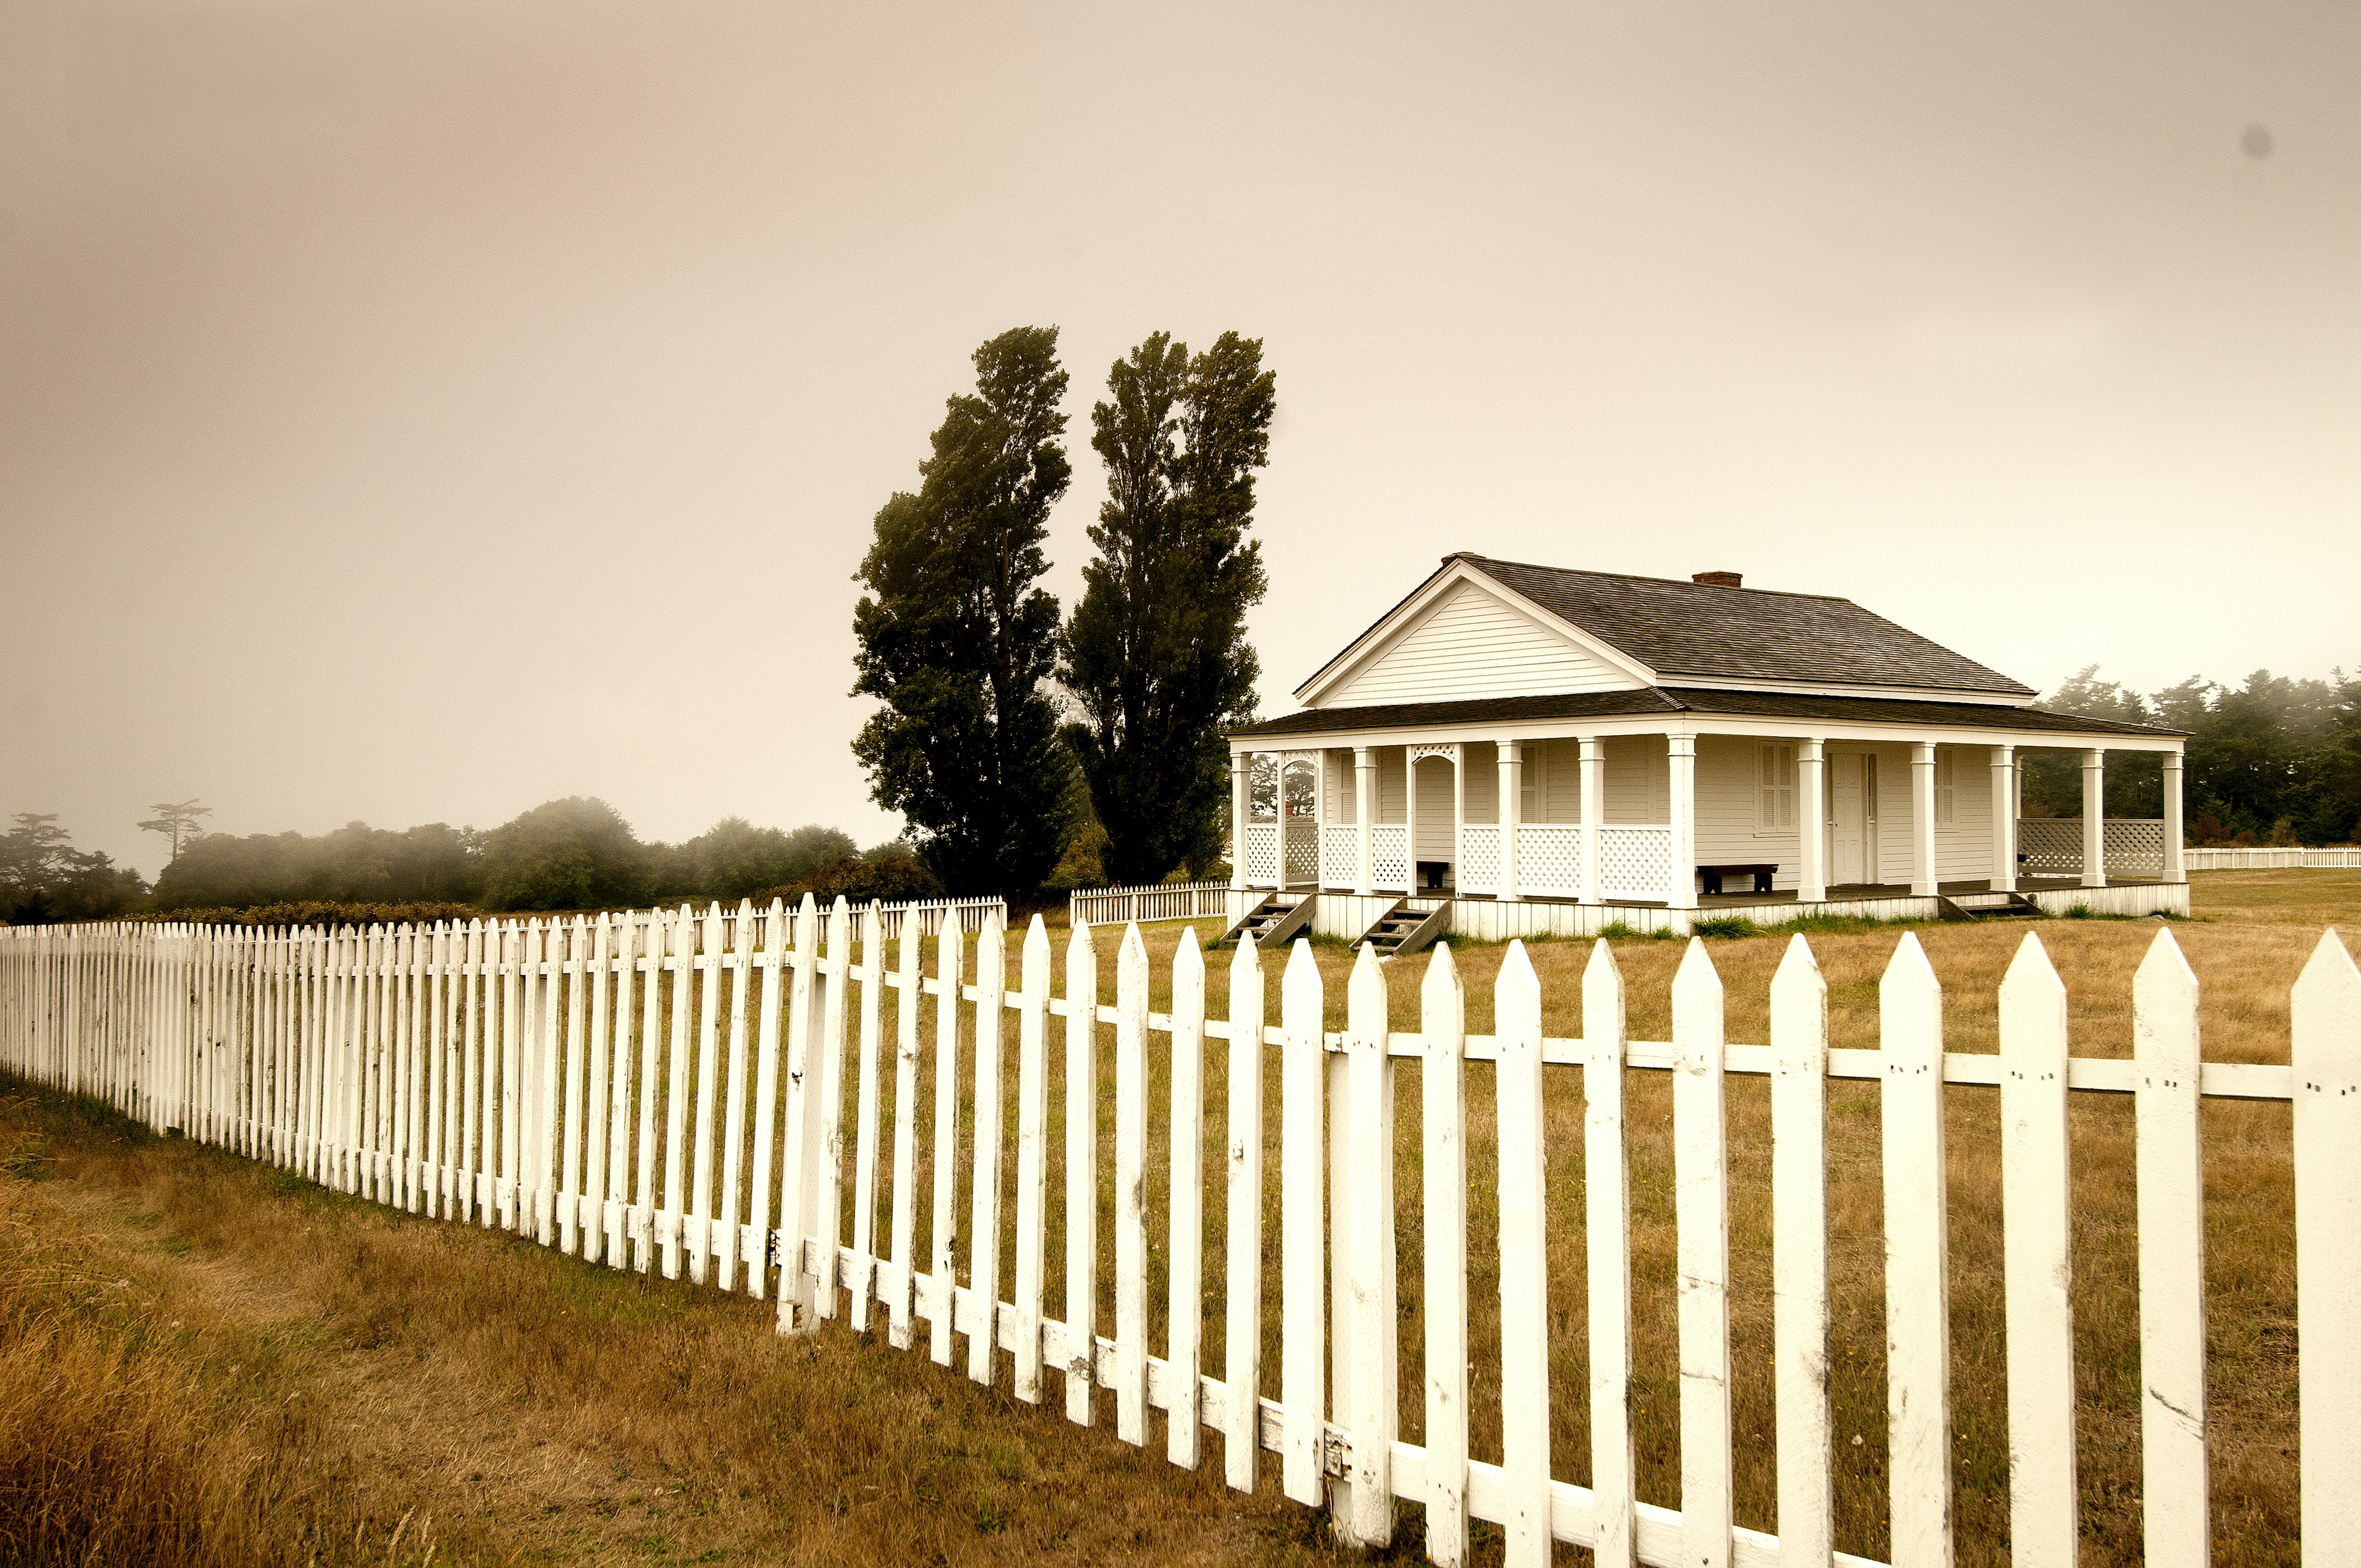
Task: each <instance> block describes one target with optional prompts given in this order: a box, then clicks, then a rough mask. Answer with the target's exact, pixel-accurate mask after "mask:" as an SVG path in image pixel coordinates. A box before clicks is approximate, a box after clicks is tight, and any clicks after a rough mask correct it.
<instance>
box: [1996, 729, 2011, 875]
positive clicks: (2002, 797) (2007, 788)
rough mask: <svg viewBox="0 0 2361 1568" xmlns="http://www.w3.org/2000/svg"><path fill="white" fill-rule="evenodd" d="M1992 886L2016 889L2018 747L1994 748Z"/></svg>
mask: <svg viewBox="0 0 2361 1568" xmlns="http://www.w3.org/2000/svg"><path fill="white" fill-rule="evenodd" d="M1992 888H1993V892H1994V893H2015V891H2016V748H2015V747H2014V746H1994V747H1993V749H1992Z"/></svg>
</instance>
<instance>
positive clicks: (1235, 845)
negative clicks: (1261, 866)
mask: <svg viewBox="0 0 2361 1568" xmlns="http://www.w3.org/2000/svg"><path fill="white" fill-rule="evenodd" d="M1253 819H1254V753H1253V752H1252V751H1232V752H1231V753H1230V885H1231V886H1232V887H1244V886H1246V824H1247V823H1248V822H1250V821H1252V820H1253Z"/></svg>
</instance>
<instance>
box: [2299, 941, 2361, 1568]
mask: <svg viewBox="0 0 2361 1568" xmlns="http://www.w3.org/2000/svg"><path fill="white" fill-rule="evenodd" d="M2290 1025H2291V1031H2292V1035H2293V1040H2292V1059H2293V1061H2294V1065H2295V1080H2296V1092H2295V1244H2296V1245H2295V1257H2296V1321H2298V1322H2299V1323H2301V1325H2302V1329H2301V1332H2302V1336H2303V1338H2302V1343H2301V1347H2300V1352H2299V1354H2300V1359H2299V1361H2298V1364H2297V1391H2296V1397H2297V1402H2298V1408H2299V1410H2300V1412H2301V1416H2300V1431H2299V1442H2300V1444H2301V1453H2302V1455H2303V1479H2302V1490H2301V1497H2302V1504H2301V1507H2302V1530H2303V1546H2304V1561H2305V1562H2307V1563H2355V1562H2361V1527H2356V1525H2355V1523H2354V1519H2353V1514H2352V1505H2353V1499H2354V1498H2355V1497H2361V1245H2356V1240H2355V1238H2356V1236H2361V1182H2356V1180H2355V1179H2354V1176H2353V1151H2354V1149H2355V1148H2356V1146H2361V970H2356V969H2355V968H2354V965H2353V956H2352V955H2351V954H2350V953H2348V952H2346V951H2345V944H2344V943H2343V942H2341V941H2339V940H2338V939H2337V936H2336V933H2335V932H2334V930H2329V931H2323V932H2322V933H2321V937H2320V943H2319V945H2318V946H2317V947H2316V948H2313V949H2312V958H2311V959H2310V961H2309V962H2307V963H2306V964H2305V965H2304V966H2303V973H2302V974H2301V976H2299V977H2298V978H2297V980H2296V982H2295V990H2294V992H2293V993H2292V995H2291V996H2290Z"/></svg>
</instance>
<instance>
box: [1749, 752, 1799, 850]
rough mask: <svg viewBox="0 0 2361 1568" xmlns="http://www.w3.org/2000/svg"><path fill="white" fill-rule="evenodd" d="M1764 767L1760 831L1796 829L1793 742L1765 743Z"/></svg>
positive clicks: (1757, 815) (1758, 815)
mask: <svg viewBox="0 0 2361 1568" xmlns="http://www.w3.org/2000/svg"><path fill="white" fill-rule="evenodd" d="M1760 769H1761V773H1760V781H1759V782H1760V785H1761V787H1760V789H1759V790H1758V792H1757V796H1756V799H1757V806H1756V809H1755V829H1756V831H1758V832H1763V833H1779V832H1789V831H1793V830H1794V828H1795V747H1794V745H1792V744H1784V745H1782V744H1777V743H1766V744H1764V746H1763V751H1762V761H1761V763H1760Z"/></svg>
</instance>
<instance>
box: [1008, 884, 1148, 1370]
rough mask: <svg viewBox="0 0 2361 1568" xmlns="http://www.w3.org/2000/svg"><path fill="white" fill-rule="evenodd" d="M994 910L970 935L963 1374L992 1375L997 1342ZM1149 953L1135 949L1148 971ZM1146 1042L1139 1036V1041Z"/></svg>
mask: <svg viewBox="0 0 2361 1568" xmlns="http://www.w3.org/2000/svg"><path fill="white" fill-rule="evenodd" d="M1147 965H1148V956H1147V954H1145V953H1142V954H1141V955H1140V969H1141V972H1142V973H1143V974H1145V973H1146V971H1147ZM1007 988H1008V954H1007V949H1006V945H1005V933H1004V932H1003V931H1002V929H1001V925H1000V920H999V918H998V917H997V916H989V915H988V916H985V917H984V922H983V930H982V931H980V932H978V933H977V934H976V939H975V1092H974V1094H973V1095H972V1101H973V1102H974V1107H975V1109H974V1116H975V1143H974V1150H975V1158H974V1167H973V1170H972V1190H971V1194H970V1196H971V1199H972V1203H971V1208H970V1212H969V1213H970V1217H969V1223H968V1244H967V1245H968V1285H969V1290H968V1299H969V1301H970V1302H972V1309H971V1310H972V1317H971V1319H970V1321H969V1327H968V1340H967V1375H968V1376H970V1377H972V1378H973V1379H974V1380H975V1381H976V1382H978V1383H984V1384H989V1383H990V1382H991V1381H992V1366H993V1358H994V1354H995V1353H997V1352H998V1350H999V1348H1000V1321H999V1318H1000V1114H1001V1092H1000V1068H1001V1059H1000V1058H1001V1053H1000V1036H1001V1024H1002V1022H1003V1020H1005V1018H1006V1017H1007V1016H1008V1010H1007V1008H1006V1006H1005V1003H1006V1000H1007V996H1006V992H1007ZM1144 1043H1145V1042H1143V1044H1144Z"/></svg>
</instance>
